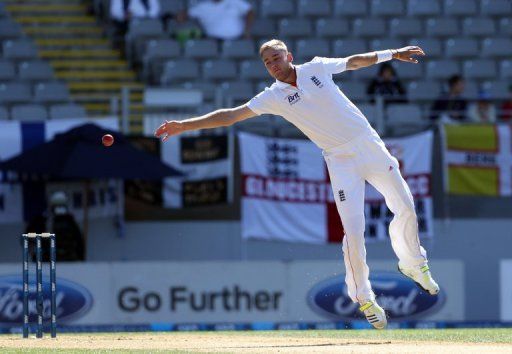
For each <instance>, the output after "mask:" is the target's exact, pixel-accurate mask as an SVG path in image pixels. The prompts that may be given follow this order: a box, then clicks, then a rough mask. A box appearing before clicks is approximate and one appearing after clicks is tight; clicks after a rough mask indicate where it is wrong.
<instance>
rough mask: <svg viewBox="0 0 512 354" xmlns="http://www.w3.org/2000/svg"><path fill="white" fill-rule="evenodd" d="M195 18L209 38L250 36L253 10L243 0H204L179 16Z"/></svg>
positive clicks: (222, 38)
mask: <svg viewBox="0 0 512 354" xmlns="http://www.w3.org/2000/svg"><path fill="white" fill-rule="evenodd" d="M188 17H191V18H193V19H197V20H198V21H199V23H200V24H201V26H202V28H203V31H204V32H205V34H206V35H207V36H208V37H210V38H215V39H221V40H230V39H237V38H240V37H242V36H244V37H245V38H250V33H251V26H252V22H253V20H254V12H253V10H252V7H251V5H250V4H249V3H248V2H246V1H245V0H205V1H203V2H200V3H198V4H197V5H194V6H192V7H191V8H190V9H189V10H188V11H185V12H183V13H182V14H181V16H179V20H180V21H185V20H186V19H187V18H188Z"/></svg>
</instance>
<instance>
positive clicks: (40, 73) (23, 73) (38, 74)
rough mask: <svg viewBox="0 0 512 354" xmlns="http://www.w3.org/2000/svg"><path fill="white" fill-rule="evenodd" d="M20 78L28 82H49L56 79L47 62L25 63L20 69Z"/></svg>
mask: <svg viewBox="0 0 512 354" xmlns="http://www.w3.org/2000/svg"><path fill="white" fill-rule="evenodd" d="M18 72H19V78H20V79H21V80H27V81H49V80H52V79H53V78H54V75H55V73H54V71H53V68H52V67H51V65H50V64H48V63H47V62H45V61H25V62H22V63H21V64H20V65H19V67H18Z"/></svg>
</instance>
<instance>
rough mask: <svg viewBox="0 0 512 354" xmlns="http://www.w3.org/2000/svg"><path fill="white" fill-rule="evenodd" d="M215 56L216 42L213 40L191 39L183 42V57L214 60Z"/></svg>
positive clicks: (216, 50)
mask: <svg viewBox="0 0 512 354" xmlns="http://www.w3.org/2000/svg"><path fill="white" fill-rule="evenodd" d="M217 54H218V48H217V41H215V40H213V39H193V40H188V41H187V42H185V56H187V57H189V58H214V57H216V56H217Z"/></svg>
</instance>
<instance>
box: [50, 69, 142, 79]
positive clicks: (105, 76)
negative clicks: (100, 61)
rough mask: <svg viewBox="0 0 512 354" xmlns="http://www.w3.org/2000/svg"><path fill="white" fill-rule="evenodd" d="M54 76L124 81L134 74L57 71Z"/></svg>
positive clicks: (103, 71)
mask: <svg viewBox="0 0 512 354" xmlns="http://www.w3.org/2000/svg"><path fill="white" fill-rule="evenodd" d="M55 76H56V77H57V78H59V79H65V80H69V81H85V80H117V81H126V80H130V81H132V80H134V79H135V78H136V75H135V73H134V72H133V71H106V70H102V71H76V70H73V71H57V72H56V73H55Z"/></svg>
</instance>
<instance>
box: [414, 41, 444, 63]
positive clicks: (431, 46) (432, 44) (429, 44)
mask: <svg viewBox="0 0 512 354" xmlns="http://www.w3.org/2000/svg"><path fill="white" fill-rule="evenodd" d="M409 44H410V45H416V46H419V47H421V49H423V51H424V52H425V54H426V55H427V56H428V57H429V58H435V57H440V56H441V55H442V54H443V49H442V45H441V41H440V40H438V39H436V38H413V39H411V40H410V41H409Z"/></svg>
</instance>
